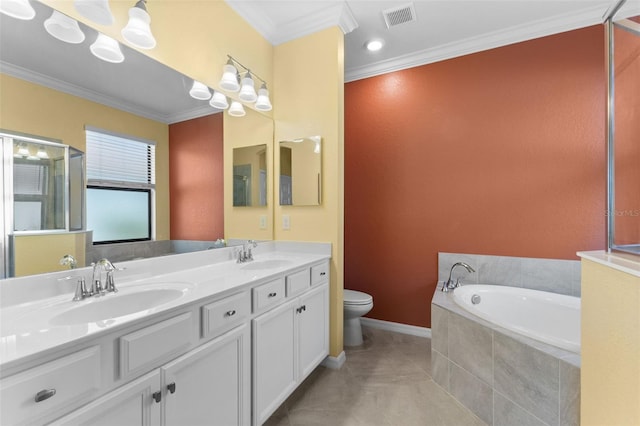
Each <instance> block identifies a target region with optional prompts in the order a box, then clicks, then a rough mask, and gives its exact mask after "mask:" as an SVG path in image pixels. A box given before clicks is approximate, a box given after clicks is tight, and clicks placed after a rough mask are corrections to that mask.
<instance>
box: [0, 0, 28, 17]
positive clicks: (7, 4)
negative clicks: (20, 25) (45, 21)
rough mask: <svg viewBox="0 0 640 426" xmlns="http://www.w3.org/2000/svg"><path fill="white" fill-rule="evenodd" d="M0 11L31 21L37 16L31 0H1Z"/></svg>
mask: <svg viewBox="0 0 640 426" xmlns="http://www.w3.org/2000/svg"><path fill="white" fill-rule="evenodd" d="M0 12H2V13H4V14H5V15H7V16H11V17H12V18H16V19H22V20H23V21H29V20H31V19H33V18H34V17H35V16H36V11H35V10H33V7H32V6H31V4H30V3H29V0H1V1H0Z"/></svg>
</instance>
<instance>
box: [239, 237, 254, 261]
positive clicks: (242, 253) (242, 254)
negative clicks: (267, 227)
mask: <svg viewBox="0 0 640 426" xmlns="http://www.w3.org/2000/svg"><path fill="white" fill-rule="evenodd" d="M253 247H258V242H257V241H256V240H249V241H247V242H246V243H243V244H242V248H239V249H238V250H236V254H237V256H238V257H237V260H236V263H245V262H251V261H252V260H253V253H252V252H251V249H252V248H253Z"/></svg>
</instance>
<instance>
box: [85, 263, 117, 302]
mask: <svg viewBox="0 0 640 426" xmlns="http://www.w3.org/2000/svg"><path fill="white" fill-rule="evenodd" d="M91 266H93V274H92V276H91V287H90V289H89V296H96V297H97V296H102V295H104V294H106V293H107V292H112V293H116V292H117V291H118V290H117V289H116V285H115V282H114V280H113V271H115V270H116V267H115V266H113V263H111V261H109V259H100V260H98V261H97V262H95V263H92V264H91ZM101 270H102V271H105V272H106V273H107V276H106V279H105V283H104V286H103V285H102V276H101V273H100V272H101ZM96 272H97V279H96Z"/></svg>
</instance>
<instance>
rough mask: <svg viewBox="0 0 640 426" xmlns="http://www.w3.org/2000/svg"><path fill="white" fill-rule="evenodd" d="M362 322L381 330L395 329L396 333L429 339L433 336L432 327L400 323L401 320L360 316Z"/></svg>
mask: <svg viewBox="0 0 640 426" xmlns="http://www.w3.org/2000/svg"><path fill="white" fill-rule="evenodd" d="M360 323H361V324H362V325H364V326H367V327H371V328H379V329H381V330H387V331H395V332H396V333H402V334H410V335H412V336H418V337H427V338H429V339H430V338H431V329H430V328H427V327H418V326H417V325H408V324H400V323H399V322H391V321H382V320H379V319H374V318H367V317H362V318H360Z"/></svg>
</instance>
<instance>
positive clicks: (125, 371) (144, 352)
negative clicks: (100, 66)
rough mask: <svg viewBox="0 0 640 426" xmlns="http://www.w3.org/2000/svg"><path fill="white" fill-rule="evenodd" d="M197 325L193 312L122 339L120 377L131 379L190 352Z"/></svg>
mask: <svg viewBox="0 0 640 426" xmlns="http://www.w3.org/2000/svg"><path fill="white" fill-rule="evenodd" d="M194 328H195V324H193V321H192V314H191V312H186V313H184V314H182V315H178V316H177V317H173V318H170V319H168V320H164V321H161V322H159V323H157V324H154V325H152V326H150V327H146V328H143V329H141V330H138V331H135V332H133V333H130V334H127V335H124V336H122V337H121V338H120V375H121V377H127V376H129V375H130V374H132V373H134V372H135V371H136V370H138V369H148V368H152V367H154V366H155V365H156V363H157V362H159V361H163V360H166V359H168V358H169V357H170V356H171V355H177V354H179V353H180V352H181V351H182V350H184V349H187V348H188V347H189V345H190V344H191V343H192V336H193V335H194Z"/></svg>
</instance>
